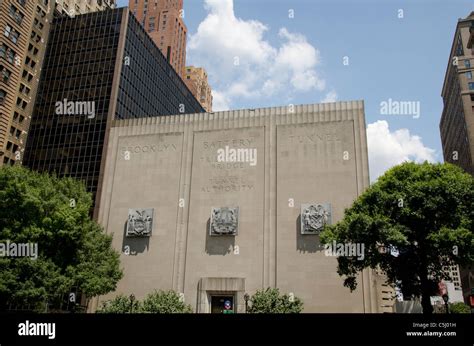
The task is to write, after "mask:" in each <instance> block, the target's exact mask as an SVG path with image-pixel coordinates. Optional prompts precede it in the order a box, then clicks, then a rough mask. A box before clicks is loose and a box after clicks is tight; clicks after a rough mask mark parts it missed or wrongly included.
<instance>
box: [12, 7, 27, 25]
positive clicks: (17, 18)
mask: <svg viewBox="0 0 474 346" xmlns="http://www.w3.org/2000/svg"><path fill="white" fill-rule="evenodd" d="M10 17H12V18H13V19H14V20H15V22H16V23H17V24H18V25H21V22H22V21H23V17H24V15H23V14H22V13H21V12H20V11H18V9H17V8H16V7H15V6H13V5H10Z"/></svg>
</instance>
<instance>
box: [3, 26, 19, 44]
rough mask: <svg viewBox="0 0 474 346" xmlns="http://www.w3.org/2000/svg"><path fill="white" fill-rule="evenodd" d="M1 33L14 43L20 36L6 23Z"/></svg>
mask: <svg viewBox="0 0 474 346" xmlns="http://www.w3.org/2000/svg"><path fill="white" fill-rule="evenodd" d="M3 34H4V35H5V36H6V37H8V38H9V39H10V41H12V42H13V43H15V44H16V43H17V42H18V37H20V33H19V32H18V31H16V30H15V29H13V28H12V27H11V26H10V25H8V24H7V25H6V26H5V31H4V32H3Z"/></svg>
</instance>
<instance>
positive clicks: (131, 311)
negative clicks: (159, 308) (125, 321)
mask: <svg viewBox="0 0 474 346" xmlns="http://www.w3.org/2000/svg"><path fill="white" fill-rule="evenodd" d="M134 300H135V295H134V294H133V293H132V294H130V313H133V301H134Z"/></svg>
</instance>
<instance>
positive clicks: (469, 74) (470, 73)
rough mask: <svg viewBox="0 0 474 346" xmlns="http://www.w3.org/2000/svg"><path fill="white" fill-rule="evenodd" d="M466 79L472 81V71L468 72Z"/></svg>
mask: <svg viewBox="0 0 474 346" xmlns="http://www.w3.org/2000/svg"><path fill="white" fill-rule="evenodd" d="M466 78H467V79H472V72H471V71H468V72H466Z"/></svg>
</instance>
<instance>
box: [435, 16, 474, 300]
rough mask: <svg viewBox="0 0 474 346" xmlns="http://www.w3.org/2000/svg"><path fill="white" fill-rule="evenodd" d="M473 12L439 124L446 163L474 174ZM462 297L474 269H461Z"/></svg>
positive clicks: (451, 67)
mask: <svg viewBox="0 0 474 346" xmlns="http://www.w3.org/2000/svg"><path fill="white" fill-rule="evenodd" d="M473 74H474V12H471V14H470V15H469V16H468V17H466V18H465V19H459V20H458V23H457V26H456V31H455V33H454V39H453V44H452V46H451V52H450V54H449V60H448V67H447V69H446V75H445V77H444V84H443V89H442V93H441V96H442V97H443V105H444V108H443V113H442V115H441V121H440V124H439V127H440V132H441V143H442V145H443V156H444V160H445V161H446V162H450V163H453V164H455V165H458V166H460V167H462V168H463V169H464V170H465V171H466V172H468V173H470V174H473V175H474V77H473ZM460 273H461V285H462V290H463V296H464V298H465V301H466V302H467V300H468V297H469V295H470V294H471V290H472V289H474V280H473V278H474V275H473V271H472V268H460Z"/></svg>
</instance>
